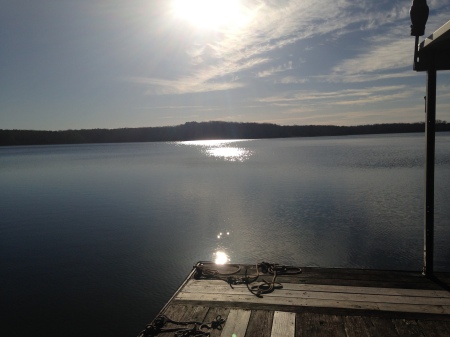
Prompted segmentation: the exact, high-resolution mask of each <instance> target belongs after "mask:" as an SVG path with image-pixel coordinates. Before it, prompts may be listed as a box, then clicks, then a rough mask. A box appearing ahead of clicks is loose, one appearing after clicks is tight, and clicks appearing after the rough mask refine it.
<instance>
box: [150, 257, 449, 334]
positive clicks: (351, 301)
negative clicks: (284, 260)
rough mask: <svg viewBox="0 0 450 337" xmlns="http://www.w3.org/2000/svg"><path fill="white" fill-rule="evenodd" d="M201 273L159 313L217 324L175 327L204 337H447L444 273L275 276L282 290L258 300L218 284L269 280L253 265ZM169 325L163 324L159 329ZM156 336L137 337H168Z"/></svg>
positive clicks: (241, 287) (239, 287)
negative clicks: (197, 331) (195, 331)
mask: <svg viewBox="0 0 450 337" xmlns="http://www.w3.org/2000/svg"><path fill="white" fill-rule="evenodd" d="M202 266H205V267H207V268H210V269H209V270H207V271H206V272H205V273H204V274H201V273H200V274H196V273H195V272H193V273H191V274H190V275H189V277H188V278H187V279H186V280H185V281H184V282H183V284H182V285H181V287H180V288H179V290H178V291H177V292H176V293H175V294H174V296H172V298H171V300H170V301H169V302H168V304H167V305H166V306H165V307H164V308H163V310H162V311H161V313H160V314H161V315H164V316H166V317H168V318H170V320H173V321H179V322H185V323H186V322H191V321H197V322H202V323H208V324H210V323H211V322H212V321H213V320H216V319H224V320H225V321H224V322H223V323H222V324H221V325H220V326H216V327H214V328H213V327H212V326H211V325H208V326H205V325H203V324H196V325H194V324H192V323H191V324H184V325H182V324H181V327H186V328H187V329H189V328H194V329H200V330H201V331H202V332H203V333H209V334H210V336H211V337H230V336H239V337H253V336H257V337H303V336H305V337H306V336H307V337H314V336H316V337H376V336H382V337H386V336H387V337H389V336H393V337H415V336H416V337H430V336H436V337H441V336H445V337H449V336H450V292H449V289H450V286H449V281H450V273H441V274H439V275H436V276H435V277H429V278H428V277H424V276H423V275H421V273H420V272H402V271H373V270H349V269H323V268H302V269H303V272H302V273H301V274H296V275H293V274H295V273H292V274H291V275H280V276H278V275H277V278H276V282H280V283H281V284H282V288H281V289H278V288H277V289H275V290H274V291H273V292H270V293H263V294H262V296H259V297H258V296H255V295H254V294H252V293H251V292H250V291H249V289H248V288H247V286H246V285H245V284H233V285H232V287H231V286H230V285H229V284H227V282H225V281H230V279H231V280H232V281H233V280H234V282H235V283H239V282H242V281H243V280H246V279H247V280H249V278H248V277H253V278H250V279H252V280H254V279H256V276H257V275H258V273H259V274H260V275H259V276H260V277H258V281H261V280H265V281H267V282H270V281H272V279H273V275H272V274H270V273H265V272H263V271H262V270H257V267H256V265H253V266H251V265H250V266H249V265H225V266H217V265H214V264H212V263H202ZM217 278H220V279H217ZM251 285H254V283H252V284H251ZM251 285H250V286H251ZM266 286H267V284H266ZM175 326H177V324H174V323H170V321H167V323H165V325H164V328H165V329H166V328H173V327H175ZM178 327H180V324H179V325H178ZM162 331H163V330H161V331H160V332H159V333H157V334H151V335H150V334H147V335H145V334H141V336H158V337H160V336H163V337H168V336H173V335H174V333H173V332H162Z"/></svg>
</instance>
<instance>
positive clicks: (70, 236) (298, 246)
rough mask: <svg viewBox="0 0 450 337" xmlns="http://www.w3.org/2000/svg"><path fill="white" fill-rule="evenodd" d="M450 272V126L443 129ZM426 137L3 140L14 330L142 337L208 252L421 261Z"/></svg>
mask: <svg viewBox="0 0 450 337" xmlns="http://www.w3.org/2000/svg"><path fill="white" fill-rule="evenodd" d="M436 142H437V143H436V162H437V166H436V182H437V183H436V213H435V218H436V219H435V220H436V258H435V259H436V261H435V263H436V269H438V270H446V271H450V245H449V244H448V243H449V242H450V228H449V226H448V219H449V218H450V210H449V207H448V205H450V196H449V193H448V190H449V189H450V133H448V132H447V133H439V134H438V135H437V138H436ZM424 153H425V147H424V136H423V134H402V135H398V134H395V135H370V136H351V137H320V138H295V139H275V140H246V141H207V142H180V143H133V144H91V145H61V146H23V147H5V148H0V214H1V217H0V273H1V274H0V289H1V294H2V295H1V297H2V298H1V303H2V304H1V317H2V318H1V323H2V331H5V333H6V334H5V335H7V336H24V335H27V334H30V335H36V336H59V335H61V334H64V335H65V336H99V335H108V336H129V335H131V336H134V335H137V333H138V332H139V331H140V330H141V329H142V328H143V327H144V325H145V323H147V322H148V321H149V320H150V319H151V318H152V317H153V316H154V315H155V314H156V313H157V312H158V310H159V309H160V308H161V307H162V305H163V304H164V303H165V301H167V300H168V298H169V297H170V296H171V294H172V293H173V292H174V291H175V290H176V288H177V287H178V286H179V284H180V283H181V282H182V280H183V279H184V277H185V276H186V275H187V273H188V272H189V271H190V269H191V267H192V265H193V264H195V262H197V261H199V260H212V259H214V258H216V257H217V252H218V251H222V252H224V253H225V254H227V256H228V258H229V260H230V261H231V262H240V263H241V262H242V263H256V262H261V261H263V260H264V261H270V262H276V263H285V264H294V265H300V266H321V267H351V268H378V269H400V270H421V268H422V259H423V258H422V251H423V194H424V169H423V162H424Z"/></svg>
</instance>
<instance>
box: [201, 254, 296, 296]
mask: <svg viewBox="0 0 450 337" xmlns="http://www.w3.org/2000/svg"><path fill="white" fill-rule="evenodd" d="M227 267H232V268H234V269H235V270H233V271H231V272H228V273H224V272H221V271H219V270H217V269H211V268H208V267H206V266H205V265H203V264H200V265H197V266H195V267H194V268H195V269H196V270H195V274H194V277H195V278H196V279H216V280H222V281H225V282H227V283H228V284H229V285H230V287H231V288H233V285H237V284H245V285H246V286H247V289H248V290H249V291H250V293H252V294H253V295H255V296H257V297H262V295H263V294H269V293H271V292H273V291H274V290H275V289H282V288H283V285H282V284H281V283H279V282H276V278H277V276H279V275H296V274H300V273H301V272H302V269H301V268H298V267H291V266H285V265H279V264H276V263H268V262H261V263H257V264H256V274H255V275H248V268H245V275H244V276H243V277H236V276H233V275H235V274H237V273H238V272H239V271H241V266H240V265H233V264H229V265H227ZM260 270H261V271H260ZM262 274H270V275H272V279H271V281H266V280H265V279H262V281H260V282H259V283H258V284H253V283H255V282H257V281H258V279H259V277H260V276H261V275H262ZM252 284H253V285H252Z"/></svg>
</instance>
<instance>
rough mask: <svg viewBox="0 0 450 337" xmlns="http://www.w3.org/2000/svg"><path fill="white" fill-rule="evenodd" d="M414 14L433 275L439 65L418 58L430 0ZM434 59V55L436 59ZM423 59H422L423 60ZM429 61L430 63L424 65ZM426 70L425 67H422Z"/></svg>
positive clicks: (417, 3)
mask: <svg viewBox="0 0 450 337" xmlns="http://www.w3.org/2000/svg"><path fill="white" fill-rule="evenodd" d="M409 14H410V16H411V23H412V25H411V35H412V36H415V37H416V41H415V44H414V70H416V71H418V70H419V68H420V66H422V67H425V68H426V70H427V96H426V121H425V122H426V123H425V138H426V153H425V157H426V159H425V216H424V222H425V224H424V225H425V226H424V261H423V273H424V274H425V275H426V276H432V275H433V271H434V162H435V131H436V130H435V124H436V65H435V62H434V61H431V62H430V61H429V60H428V61H427V62H424V61H423V60H418V55H417V54H418V49H419V36H422V35H424V34H425V25H426V23H427V20H428V14H429V8H428V5H427V1H426V0H413V2H412V6H411V9H410V11H409ZM432 59H434V58H432ZM421 61H422V62H421ZM424 63H426V65H424ZM422 70H423V69H422Z"/></svg>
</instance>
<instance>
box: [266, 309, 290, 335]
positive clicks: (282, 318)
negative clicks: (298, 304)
mask: <svg viewBox="0 0 450 337" xmlns="http://www.w3.org/2000/svg"><path fill="white" fill-rule="evenodd" d="M294 335H295V313H293V312H285V311H275V313H274V315H273V323H272V333H271V335H270V336H271V337H294Z"/></svg>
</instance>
